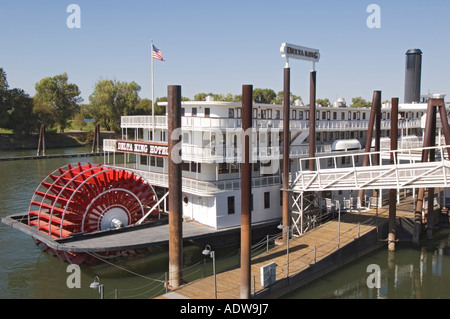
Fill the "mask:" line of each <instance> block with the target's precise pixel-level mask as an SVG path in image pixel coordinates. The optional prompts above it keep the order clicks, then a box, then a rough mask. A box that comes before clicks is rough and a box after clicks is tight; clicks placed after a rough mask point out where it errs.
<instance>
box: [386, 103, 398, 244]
mask: <svg viewBox="0 0 450 319" xmlns="http://www.w3.org/2000/svg"><path fill="white" fill-rule="evenodd" d="M390 137H391V151H396V150H397V140H398V98H392V102H391V136H390ZM396 161H397V159H396V158H395V156H394V152H391V158H390V162H391V164H395V162H396ZM396 213H397V189H395V188H394V189H390V190H389V225H388V250H389V251H395V242H396V238H395V225H396Z"/></svg>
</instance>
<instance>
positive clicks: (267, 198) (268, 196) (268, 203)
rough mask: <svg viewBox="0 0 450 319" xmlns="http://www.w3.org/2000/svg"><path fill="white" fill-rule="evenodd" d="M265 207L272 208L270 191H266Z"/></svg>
mask: <svg viewBox="0 0 450 319" xmlns="http://www.w3.org/2000/svg"><path fill="white" fill-rule="evenodd" d="M264 208H270V192H265V193H264Z"/></svg>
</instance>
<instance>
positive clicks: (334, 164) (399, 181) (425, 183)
mask: <svg viewBox="0 0 450 319" xmlns="http://www.w3.org/2000/svg"><path fill="white" fill-rule="evenodd" d="M424 149H427V150H434V151H435V152H436V160H435V161H434V162H421V154H422V150H424ZM448 149H450V146H434V147H427V148H416V149H408V150H405V149H402V150H396V151H390V150H389V151H381V152H370V153H347V154H345V155H334V156H323V157H315V158H312V159H313V160H314V161H315V165H316V169H315V170H314V171H309V170H305V169H303V167H308V165H305V164H306V163H308V162H309V160H310V159H311V158H302V159H300V170H299V171H298V172H297V175H296V177H295V180H294V182H293V183H292V185H291V188H292V189H294V190H296V191H321V190H344V189H350V190H354V189H394V188H396V189H401V188H416V187H447V185H448V176H450V161H449V160H448V159H447V158H448V157H447V158H446V157H445V156H446V155H447V153H446V151H447V150H448ZM391 154H393V156H394V159H395V160H394V164H390V161H386V160H385V161H383V160H382V158H390V156H391ZM375 155H378V156H379V157H380V160H379V163H378V164H375V163H374V160H373V158H374V156H375ZM361 156H368V158H369V163H368V165H367V166H361V165H357V163H358V159H357V157H360V158H361ZM343 157H346V158H349V162H350V163H351V165H350V166H349V167H339V165H340V163H342V158H343ZM304 161H306V163H302V162H304Z"/></svg>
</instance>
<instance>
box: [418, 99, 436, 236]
mask: <svg viewBox="0 0 450 319" xmlns="http://www.w3.org/2000/svg"><path fill="white" fill-rule="evenodd" d="M432 105H433V104H432V100H431V99H429V100H428V105H427V117H426V122H425V132H424V136H423V147H424V148H426V147H429V146H430V145H431V139H432V138H433V137H434V138H436V137H435V133H433V132H432V129H433V117H434V118H436V111H435V109H434V108H433V107H432ZM433 113H434V115H433ZM429 155H430V150H429V149H424V150H422V162H426V161H428V160H429ZM424 194H425V189H424V188H423V187H421V188H419V190H418V191H417V199H416V207H415V210H414V233H413V237H412V242H413V243H414V244H419V239H420V235H421V234H422V228H423V220H422V210H423V198H424Z"/></svg>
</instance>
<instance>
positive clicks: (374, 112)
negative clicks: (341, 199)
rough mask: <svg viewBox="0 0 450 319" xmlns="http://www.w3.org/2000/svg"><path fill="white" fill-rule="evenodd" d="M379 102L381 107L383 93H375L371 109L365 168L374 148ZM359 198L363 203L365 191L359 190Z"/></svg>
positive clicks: (365, 151) (365, 148) (365, 150)
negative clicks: (373, 138)
mask: <svg viewBox="0 0 450 319" xmlns="http://www.w3.org/2000/svg"><path fill="white" fill-rule="evenodd" d="M378 100H379V101H380V105H381V91H373V96H372V106H371V108H370V116H369V127H368V129H367V135H366V144H365V146H364V153H366V155H364V158H363V166H367V165H369V155H368V154H367V153H369V152H370V148H371V146H372V136H373V128H374V126H375V120H376V118H377V116H378V111H377V101H378ZM358 197H359V200H360V201H361V203H362V202H363V197H364V190H362V189H361V190H359V192H358Z"/></svg>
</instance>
